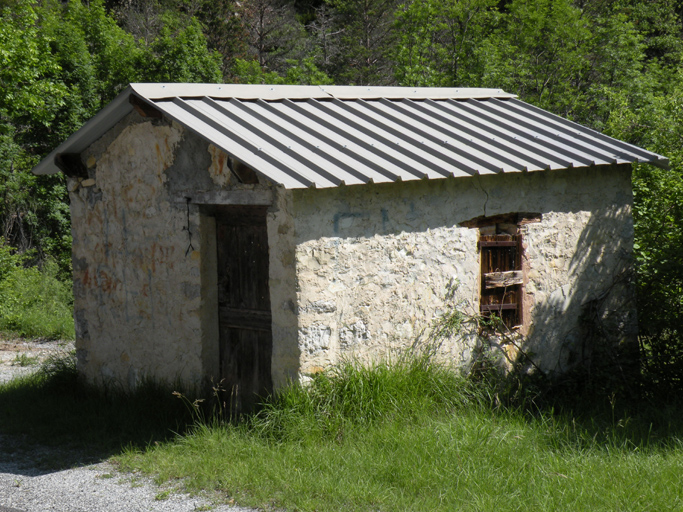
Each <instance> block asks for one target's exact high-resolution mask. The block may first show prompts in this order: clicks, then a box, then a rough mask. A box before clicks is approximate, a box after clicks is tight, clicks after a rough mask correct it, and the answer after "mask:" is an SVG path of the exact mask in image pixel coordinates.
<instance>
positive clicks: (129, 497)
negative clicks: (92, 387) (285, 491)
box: [0, 341, 255, 512]
mask: <svg viewBox="0 0 683 512" xmlns="http://www.w3.org/2000/svg"><path fill="white" fill-rule="evenodd" d="M71 349H73V344H63V343H60V342H45V343H41V342H30V343H27V342H21V341H13V342H5V341H0V382H6V381H8V380H10V379H12V378H14V377H16V376H18V375H21V374H24V373H27V372H31V371H35V370H36V369H37V368H38V365H39V363H40V362H41V361H43V360H44V359H45V358H47V357H49V356H50V355H56V354H59V353H60V352H65V351H69V350H71ZM22 354H23V355H22ZM21 364H24V365H25V366H21ZM15 446H16V447H17V448H16V449H15ZM26 446H27V443H26V442H25V441H24V440H22V439H17V438H12V437H9V436H5V435H3V434H2V433H0V448H2V449H0V512H47V511H50V512H86V511H87V512H99V511H107V512H119V511H120V512H142V511H152V512H156V511H159V512H190V511H194V510H212V511H214V512H255V511H254V509H246V508H242V507H237V506H232V505H217V504H215V500H213V499H211V496H208V495H205V496H190V495H188V494H184V493H182V492H181V491H180V490H178V489H176V488H173V487H159V486H157V485H155V484H154V483H153V482H152V481H151V480H150V479H149V478H145V477H142V476H140V475H137V474H135V473H133V474H131V473H121V472H119V471H117V469H116V467H114V466H113V465H112V464H111V463H110V462H107V461H104V462H98V463H95V464H90V465H85V466H80V467H74V468H72V469H67V470H60V471H46V470H45V469H40V468H41V467H44V465H43V464H40V461H44V460H45V459H46V458H55V457H62V456H63V454H60V453H59V450H55V449H49V448H46V447H37V446H33V447H29V448H27V447H26ZM72 459H73V460H77V459H78V457H73V455H71V457H70V458H69V459H67V460H72Z"/></svg>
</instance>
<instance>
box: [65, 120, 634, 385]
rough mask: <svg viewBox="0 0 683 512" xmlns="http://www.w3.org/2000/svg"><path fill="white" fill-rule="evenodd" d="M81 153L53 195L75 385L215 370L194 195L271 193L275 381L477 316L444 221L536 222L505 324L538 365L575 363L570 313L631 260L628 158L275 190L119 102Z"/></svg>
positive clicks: (470, 261)
mask: <svg viewBox="0 0 683 512" xmlns="http://www.w3.org/2000/svg"><path fill="white" fill-rule="evenodd" d="M81 159H82V161H83V163H84V164H85V166H86V167H87V169H88V177H87V178H86V179H83V178H69V191H70V198H71V213H72V219H73V222H72V230H73V241H74V245H73V268H74V296H75V318H76V327H77V355H78V362H79V368H80V370H81V371H82V372H84V374H85V375H86V376H87V377H88V378H89V379H91V380H105V381H106V380H117V381H120V382H123V383H124V384H125V385H128V386H131V387H134V386H135V385H136V384H137V383H138V382H139V381H140V379H142V378H143V377H145V376H153V377H155V378H160V379H165V380H169V381H174V380H182V381H184V382H185V383H188V384H194V383H199V382H201V381H202V380H203V379H205V378H208V377H217V375H218V371H219V369H218V327H217V324H218V318H217V312H216V290H215V288H216V236H215V224H214V220H213V217H212V214H211V208H210V204H208V203H210V202H211V200H210V199H206V198H210V197H216V198H219V199H217V200H218V201H220V197H222V196H221V194H225V193H228V192H230V193H233V192H240V191H243V192H245V193H247V194H260V195H259V196H258V197H260V198H267V199H268V201H269V202H270V207H269V210H268V217H267V225H268V244H269V261H270V265H269V278H270V281H269V282H270V304H271V307H272V332H273V352H272V375H273V382H274V385H275V387H276V388H277V387H279V386H283V385H285V384H286V383H287V382H289V381H290V380H291V379H300V378H304V377H305V376H306V375H307V374H310V373H312V372H316V371H319V370H320V369H321V368H324V367H326V366H328V365H330V364H333V363H335V362H337V361H339V359H340V358H342V357H358V358H361V359H363V360H372V359H374V358H379V357H384V356H387V355H388V354H391V353H394V352H396V351H400V350H402V349H405V348H407V347H409V346H411V345H412V344H413V343H414V342H415V340H416V339H417V338H419V337H420V336H423V337H424V335H425V333H426V332H428V330H429V328H430V327H431V326H432V325H433V323H434V321H435V320H436V319H438V318H439V316H440V315H442V314H444V312H446V311H447V308H449V307H452V305H453V304H454V303H455V304H459V307H460V308H462V309H463V311H465V312H467V313H472V314H475V313H477V312H478V304H479V290H480V286H481V285H480V279H481V276H480V262H479V252H478V246H477V242H478V231H477V229H473V228H468V227H462V226H461V225H460V223H462V222H465V221H467V220H469V219H473V218H476V217H480V216H494V215H499V214H505V213H512V212H519V211H533V212H539V213H540V214H541V219H540V221H538V222H535V223H531V224H528V225H525V226H523V227H522V228H521V229H522V232H521V234H522V238H523V258H524V268H525V271H524V285H523V290H524V293H523V294H524V310H525V319H526V320H525V323H524V325H523V326H522V327H521V329H520V332H521V334H523V335H524V336H525V348H526V350H527V352H528V353H530V354H533V357H534V358H535V362H536V364H537V365H538V366H539V367H540V368H542V369H543V370H545V371H549V372H552V371H562V370H563V369H566V368H567V367H568V366H569V365H570V364H572V361H573V360H575V359H576V357H577V351H579V350H580V348H581V325H580V321H579V317H580V315H581V312H582V308H583V307H585V305H586V304H587V303H588V302H589V301H591V300H592V299H595V298H596V297H598V296H601V295H602V294H604V293H605V292H606V291H607V290H608V289H610V288H611V287H612V286H614V283H615V281H618V279H617V277H618V276H619V274H620V273H621V272H622V271H623V270H624V269H625V268H627V267H628V265H629V263H630V258H631V255H630V251H631V249H630V248H631V246H632V239H633V227H632V220H631V207H630V205H631V202H632V196H631V189H630V166H629V165H625V166H623V165H622V166H599V167H589V168H580V169H568V170H553V171H542V172H528V173H515V174H501V175H484V176H474V177H470V178H448V179H442V180H421V181H414V182H396V183H389V184H377V185H373V184H367V185H354V186H342V187H338V188H330V189H297V190H285V189H283V188H282V187H279V186H275V185H273V184H271V183H268V182H267V181H265V180H263V179H261V180H260V181H259V183H258V184H253V185H245V184H240V183H238V182H237V180H235V179H234V176H233V175H232V174H231V171H230V164H229V159H228V156H227V155H225V154H224V153H223V152H222V151H221V150H220V149H218V148H216V147H214V146H212V145H210V144H209V143H207V142H205V141H204V140H203V139H201V138H199V137H198V136H196V135H194V134H193V133H192V132H190V131H187V130H184V129H183V128H182V127H181V126H179V125H177V124H175V123H172V122H168V121H165V120H159V119H157V120H149V119H145V118H143V117H140V116H139V115H138V114H137V113H135V112H133V113H131V114H129V115H128V116H127V117H126V118H124V119H123V120H122V121H121V122H119V123H118V124H117V125H116V126H115V127H114V128H113V129H111V130H110V131H109V132H108V133H107V134H106V135H105V136H104V137H102V138H101V139H99V140H98V141H97V142H96V143H94V144H93V145H92V146H91V147H90V148H89V149H88V150H86V151H84V152H83V153H82V154H81ZM212 194H213V195H212ZM200 196H201V197H204V198H205V199H204V201H203V202H197V197H200ZM245 197H252V196H245ZM188 198H189V199H188ZM454 286H455V287H456V291H455V296H454V298H453V300H452V301H451V300H447V298H446V294H447V292H448V290H449V289H453V287H454ZM629 293H630V291H629V289H628V287H627V288H624V289H623V290H622V291H621V293H618V294H614V297H616V298H614V299H612V301H611V302H609V301H608V302H607V303H606V304H607V306H606V307H607V308H608V309H609V310H610V312H617V313H618V314H616V315H611V316H609V315H608V316H609V318H610V321H611V322H613V324H614V325H613V327H614V329H615V331H616V330H619V332H620V333H622V335H623V336H629V335H632V334H633V330H634V328H635V313H634V310H633V307H632V305H631V306H629V305H628V304H629V301H628V298H629ZM631 304H632V303H631ZM474 334H475V333H471V332H470V333H465V334H464V335H463V336H458V337H457V338H454V339H452V340H448V341H447V342H446V343H444V344H443V345H442V347H441V349H440V354H441V356H442V357H444V358H446V359H447V360H449V361H452V362H454V363H456V364H460V365H467V364H468V363H469V361H470V360H471V357H472V349H473V343H475V341H474V339H475V338H476V336H474Z"/></svg>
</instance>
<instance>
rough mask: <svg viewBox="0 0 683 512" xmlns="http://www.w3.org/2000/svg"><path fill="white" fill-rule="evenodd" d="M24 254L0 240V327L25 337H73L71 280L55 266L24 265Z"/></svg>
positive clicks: (46, 264)
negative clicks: (67, 279)
mask: <svg viewBox="0 0 683 512" xmlns="http://www.w3.org/2000/svg"><path fill="white" fill-rule="evenodd" d="M25 259H26V257H25V256H24V255H20V254H17V253H15V252H14V251H13V250H12V248H11V247H9V246H7V245H4V244H0V331H7V332H11V333H13V334H16V335H18V336H24V337H29V338H48V339H73V338H74V336H75V332H74V321H73V294H72V291H71V284H70V283H65V282H63V281H60V280H59V279H58V277H57V274H58V272H59V269H58V266H57V264H56V263H55V262H54V261H47V262H46V263H44V264H43V266H42V268H37V267H28V268H27V267H24V265H23V263H24V261H25Z"/></svg>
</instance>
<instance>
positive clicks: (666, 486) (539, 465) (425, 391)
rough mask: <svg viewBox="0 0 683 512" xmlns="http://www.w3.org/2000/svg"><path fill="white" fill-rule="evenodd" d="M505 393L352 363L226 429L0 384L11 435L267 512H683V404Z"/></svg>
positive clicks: (116, 401) (130, 405)
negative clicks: (540, 398)
mask: <svg viewBox="0 0 683 512" xmlns="http://www.w3.org/2000/svg"><path fill="white" fill-rule="evenodd" d="M496 389H498V388H496V387H495V386H493V385H490V384H489V383H487V382H478V383H474V382H473V381H471V380H467V379H464V378H463V377H462V376H460V375H459V374H458V373H457V372H454V371H451V370H450V369H449V368H446V367H443V366H440V365H438V364H434V363H433V361H432V360H431V358H430V357H429V354H418V355H413V356H411V357H406V358H402V359H399V360H397V361H394V362H393V363H379V364H376V365H374V366H372V367H362V366H359V365H356V364H354V363H344V364H341V365H339V366H337V367H336V368H334V369H333V370H332V371H330V372H326V373H322V374H319V375H316V376H315V377H314V378H313V380H312V382H311V383H310V384H309V385H308V386H307V387H300V386H292V387H290V388H289V389H287V390H286V391H285V392H283V393H282V394H280V395H278V396H277V397H275V398H274V399H272V400H270V401H268V402H267V403H266V404H265V405H264V406H263V407H262V409H261V410H260V411H259V412H258V413H257V414H255V415H254V416H252V417H250V418H245V419H243V420H242V421H240V422H236V423H226V422H222V421H221V420H220V418H218V417H216V416H211V415H210V414H209V412H208V411H210V410H211V406H210V405H208V406H207V409H206V410H204V411H201V412H200V411H198V412H197V413H196V416H195V418H194V419H193V418H192V417H190V416H189V415H188V413H187V409H186V408H185V407H184V405H186V404H183V403H182V401H181V400H178V399H177V398H174V397H172V396H171V393H170V389H168V388H162V387H155V386H154V385H152V384H150V383H148V384H146V385H145V386H143V387H142V388H141V389H140V390H138V391H137V392H135V393H123V392H121V391H120V390H115V389H96V388H92V387H89V386H85V385H83V384H82V383H80V382H79V381H78V379H77V377H76V375H75V373H74V372H73V368H72V366H69V365H68V364H67V365H63V366H62V367H59V365H57V367H56V368H53V369H52V370H50V369H49V368H48V369H47V370H43V371H42V372H41V373H40V374H39V375H38V376H34V377H32V378H24V379H22V380H18V381H15V382H12V383H10V384H6V385H0V431H2V432H7V431H8V429H9V430H11V431H14V432H22V433H24V434H26V435H28V436H29V438H30V439H31V440H32V441H33V440H37V441H39V442H43V443H49V442H52V443H57V444H63V443H66V444H70V445H74V444H75V445H77V446H78V445H83V448H84V449H86V450H93V446H94V445H99V451H96V450H95V451H94V452H91V453H95V454H97V455H98V456H100V457H109V456H112V455H113V456H114V459H115V461H117V462H118V464H119V465H120V466H121V467H122V468H123V469H130V470H132V469H135V470H140V471H142V472H144V473H148V474H150V475H154V476H155V477H156V478H157V479H158V481H159V482H169V481H171V482H178V481H182V482H183V485H184V486H186V487H187V488H188V489H189V490H199V489H207V490H210V491H217V492H218V494H219V495H223V496H224V497H225V499H226V500H227V499H228V498H232V499H234V500H235V502H237V503H239V504H241V505H252V506H260V507H263V508H266V509H269V508H284V509H287V510H316V511H327V510H330V511H331V510H335V511H336V510H342V509H343V510H359V511H360V510H362V511H369V510H373V511H375V510H377V511H391V510H401V511H402V510H449V511H452V510H463V511H488V510H496V511H498V510H501V511H508V510H510V511H513V510H524V509H531V508H532V507H533V508H534V509H537V510H591V511H594V510H598V511H602V510H605V511H608V510H609V511H612V510H614V511H617V510H639V511H640V510H643V511H646V510H652V511H665V510H681V509H683V489H682V488H681V485H680V475H681V474H682V471H683V442H682V440H683V418H682V417H681V412H680V407H679V404H676V403H669V404H664V406H662V404H657V406H656V407H655V405H653V404H649V405H648V404H641V403H630V404H626V403H624V404H621V403H619V400H618V399H616V400H615V399H614V398H613V397H607V399H606V400H604V401H602V402H600V401H598V402H594V403H592V404H590V405H588V404H587V405H585V406H584V407H583V408H582V409H579V410H578V411H579V412H572V411H571V410H565V411H564V412H562V411H560V410H559V409H558V408H555V409H553V408H548V409H545V410H538V409H534V407H533V405H532V404H530V403H527V404H522V406H502V405H500V401H499V400H498V399H497V397H496V395H495V392H494V390H496ZM187 403H190V401H189V400H188V401H187ZM26 404H29V406H28V407H27V406H26ZM191 409H193V408H191ZM8 413H9V416H8ZM199 418H204V419H203V420H200V419H199ZM173 432H175V434H174V433H173ZM103 447H106V449H102V448H103ZM167 497H168V494H166V491H163V490H161V491H160V492H159V494H158V495H157V499H160V500H163V499H166V498H167Z"/></svg>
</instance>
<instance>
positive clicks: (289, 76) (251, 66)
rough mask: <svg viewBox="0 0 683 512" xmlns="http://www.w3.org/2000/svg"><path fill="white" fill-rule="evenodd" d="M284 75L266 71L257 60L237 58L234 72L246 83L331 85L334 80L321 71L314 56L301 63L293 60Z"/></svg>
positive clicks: (241, 81) (240, 81) (240, 80)
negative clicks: (314, 60)
mask: <svg viewBox="0 0 683 512" xmlns="http://www.w3.org/2000/svg"><path fill="white" fill-rule="evenodd" d="M291 64H292V65H291V67H290V68H289V69H287V72H286V74H285V75H284V76H280V75H279V74H278V73H276V72H275V71H265V70H264V69H263V68H262V67H261V66H260V65H259V63H258V62H257V61H255V60H243V59H235V67H234V68H233V73H234V74H235V76H237V77H239V79H238V81H239V83H244V84H284V85H329V84H332V80H331V79H330V77H328V76H327V75H326V74H325V73H323V72H322V71H320V70H319V69H318V68H317V66H316V65H315V63H314V62H313V58H312V57H311V58H307V59H304V60H303V61H301V62H300V63H298V64H297V63H294V62H293V61H292V62H291Z"/></svg>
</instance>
